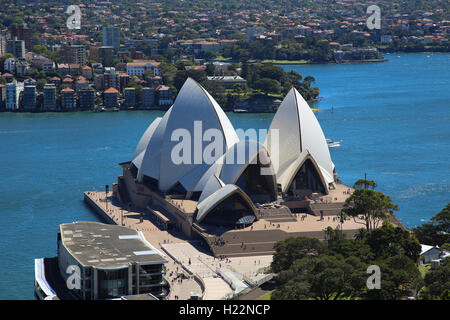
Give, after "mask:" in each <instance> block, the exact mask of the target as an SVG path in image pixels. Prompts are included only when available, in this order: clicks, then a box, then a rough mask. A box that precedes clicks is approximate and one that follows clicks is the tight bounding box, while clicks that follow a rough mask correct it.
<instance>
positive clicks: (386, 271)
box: [361, 255, 423, 300]
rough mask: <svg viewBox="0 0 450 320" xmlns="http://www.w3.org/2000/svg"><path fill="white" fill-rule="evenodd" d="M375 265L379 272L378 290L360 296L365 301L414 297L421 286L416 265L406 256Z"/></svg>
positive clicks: (368, 291)
mask: <svg viewBox="0 0 450 320" xmlns="http://www.w3.org/2000/svg"><path fill="white" fill-rule="evenodd" d="M376 264H377V265H378V266H379V267H380V271H381V284H380V289H372V290H365V291H364V292H363V293H362V295H361V296H362V297H363V298H365V299H368V300H399V299H402V298H404V297H406V296H410V295H416V294H417V292H418V291H419V290H420V289H421V288H422V286H423V279H422V277H421V275H420V272H419V270H418V269H417V266H416V264H415V263H414V262H413V261H411V259H409V258H408V257H407V256H404V255H396V256H392V257H389V258H387V259H385V260H381V261H377V262H376Z"/></svg>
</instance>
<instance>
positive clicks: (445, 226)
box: [413, 203, 450, 246]
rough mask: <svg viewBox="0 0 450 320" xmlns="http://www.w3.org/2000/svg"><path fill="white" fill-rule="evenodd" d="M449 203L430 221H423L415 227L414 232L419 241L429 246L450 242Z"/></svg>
mask: <svg viewBox="0 0 450 320" xmlns="http://www.w3.org/2000/svg"><path fill="white" fill-rule="evenodd" d="M449 225H450V203H448V204H447V205H446V207H445V208H444V209H442V210H441V211H440V212H439V213H437V214H436V215H435V216H434V217H432V218H431V223H425V224H423V225H421V226H419V227H417V228H415V229H413V231H414V234H415V235H416V237H417V239H419V241H420V243H422V244H428V245H431V246H441V245H442V244H444V243H446V242H450V230H449Z"/></svg>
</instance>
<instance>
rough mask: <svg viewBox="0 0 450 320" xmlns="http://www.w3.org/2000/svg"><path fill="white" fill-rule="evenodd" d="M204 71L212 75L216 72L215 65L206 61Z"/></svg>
mask: <svg viewBox="0 0 450 320" xmlns="http://www.w3.org/2000/svg"><path fill="white" fill-rule="evenodd" d="M205 71H206V74H207V75H208V76H213V75H214V74H215V73H216V66H215V65H214V64H212V63H207V64H206V70H205Z"/></svg>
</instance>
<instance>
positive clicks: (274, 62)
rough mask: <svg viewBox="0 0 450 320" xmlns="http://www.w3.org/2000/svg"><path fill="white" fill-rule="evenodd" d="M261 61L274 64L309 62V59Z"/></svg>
mask: <svg viewBox="0 0 450 320" xmlns="http://www.w3.org/2000/svg"><path fill="white" fill-rule="evenodd" d="M261 63H273V64H305V63H309V61H308V60H263V61H261Z"/></svg>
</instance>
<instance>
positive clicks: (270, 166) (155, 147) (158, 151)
mask: <svg viewBox="0 0 450 320" xmlns="http://www.w3.org/2000/svg"><path fill="white" fill-rule="evenodd" d="M271 129H277V130H278V132H279V137H280V139H279V142H280V143H279V145H278V149H276V148H275V147H277V145H276V142H275V136H273V135H270V137H269V138H268V140H267V141H266V143H265V145H263V144H260V143H259V142H257V141H253V140H243V141H240V140H239V138H238V136H237V134H236V131H235V130H234V128H233V125H232V124H231V122H230V120H229V119H228V117H227V116H226V114H225V113H224V111H223V110H222V108H221V107H220V106H219V105H218V104H217V102H216V101H215V100H214V98H212V97H211V95H210V94H209V93H208V92H207V91H206V90H205V89H204V88H203V87H201V86H200V85H199V84H198V83H197V82H195V81H194V80H192V79H190V78H189V79H187V80H186V82H185V83H184V85H183V87H182V88H181V90H180V92H179V94H178V96H177V98H176V100H175V103H174V104H173V106H172V107H171V108H170V109H169V110H168V111H167V112H166V113H165V115H164V116H163V117H162V118H161V117H159V118H156V119H155V120H154V121H153V122H152V123H151V124H150V126H149V127H148V128H147V130H146V131H145V133H144V134H143V136H142V138H141V139H140V141H139V143H138V145H137V147H136V150H135V153H134V155H133V158H132V161H131V162H130V163H129V165H128V166H129V167H126V168H125V167H124V169H125V171H124V177H125V178H122V180H121V182H120V183H119V185H120V186H119V188H120V190H119V192H120V193H122V194H124V193H126V194H128V196H129V197H130V198H131V201H132V202H134V203H147V200H145V198H143V193H142V192H143V191H141V192H140V193H139V194H136V193H135V190H140V189H142V190H143V189H144V187H146V188H147V189H149V190H153V191H155V192H162V193H164V194H166V195H171V194H173V195H176V196H178V197H180V196H181V197H182V198H184V199H189V200H193V201H195V202H196V210H195V214H194V217H193V219H194V221H197V222H204V223H206V224H213V225H219V226H225V225H231V226H235V225H237V224H248V223H251V222H252V221H253V220H254V219H256V214H255V212H256V207H255V205H254V204H255V203H267V202H273V201H275V200H276V199H277V193H278V190H277V189H278V188H277V183H278V184H281V186H282V188H283V192H296V191H297V190H305V189H308V191H309V192H310V193H311V192H321V193H323V194H327V193H328V190H329V189H330V188H333V187H334V184H335V182H334V180H333V170H334V164H333V163H332V161H331V158H330V154H329V151H328V146H327V143H326V141H325V137H324V135H323V132H322V130H321V128H320V125H319V123H318V121H317V119H316V118H315V116H314V114H313V112H312V111H311V109H310V108H309V106H308V105H307V103H306V101H304V99H303V98H302V97H301V95H300V94H299V93H298V91H297V90H295V89H292V90H291V91H290V92H289V93H288V95H287V96H286V97H285V99H284V101H283V103H282V104H281V106H280V108H279V110H278V112H277V113H276V114H275V117H274V119H273V121H272V124H271ZM213 132H214V133H216V134H213ZM217 133H218V134H217ZM191 138H192V139H193V140H190V139H191ZM185 139H186V140H187V141H188V142H189V143H188V144H184V142H186V141H185ZM198 139H200V140H198ZM212 141H214V147H213V148H212V144H211V142H212ZM182 143H183V144H182ZM180 145H184V146H187V147H186V148H184V147H183V148H182V150H181V149H180ZM266 146H268V147H267V148H266ZM271 148H272V149H271ZM274 150H275V151H274ZM212 151H214V152H212ZM177 156H178V158H177ZM180 157H181V161H180ZM274 159H275V160H274ZM275 164H277V166H274V165H275ZM278 164H280V165H279V166H278ZM130 174H131V175H130Z"/></svg>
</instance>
